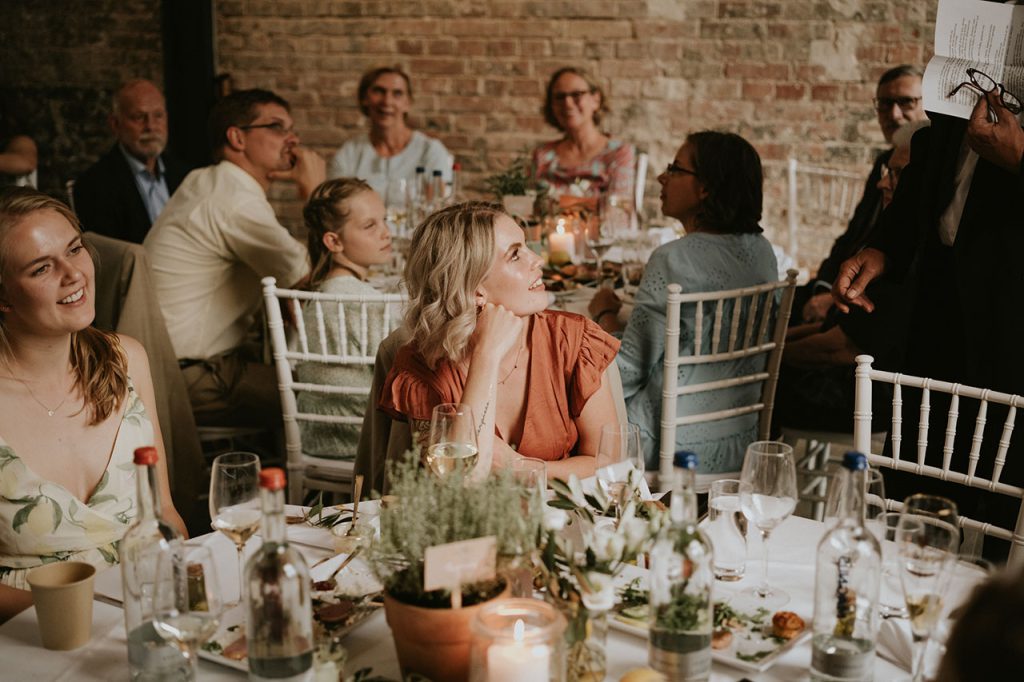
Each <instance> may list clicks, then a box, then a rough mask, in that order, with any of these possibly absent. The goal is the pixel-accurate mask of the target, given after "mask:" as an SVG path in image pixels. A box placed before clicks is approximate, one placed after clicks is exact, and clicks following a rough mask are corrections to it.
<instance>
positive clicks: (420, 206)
mask: <svg viewBox="0 0 1024 682" xmlns="http://www.w3.org/2000/svg"><path fill="white" fill-rule="evenodd" d="M429 185H430V178H429V177H427V169H426V168H425V167H424V166H416V179H415V180H414V181H413V184H412V191H411V192H410V194H412V202H411V203H410V204H409V213H410V215H412V216H413V225H414V226H416V225H419V224H420V223H422V222H423V219H424V218H426V217H427V216H428V215H430V211H429V210H428V209H427V192H428V190H429V189H430V187H429Z"/></svg>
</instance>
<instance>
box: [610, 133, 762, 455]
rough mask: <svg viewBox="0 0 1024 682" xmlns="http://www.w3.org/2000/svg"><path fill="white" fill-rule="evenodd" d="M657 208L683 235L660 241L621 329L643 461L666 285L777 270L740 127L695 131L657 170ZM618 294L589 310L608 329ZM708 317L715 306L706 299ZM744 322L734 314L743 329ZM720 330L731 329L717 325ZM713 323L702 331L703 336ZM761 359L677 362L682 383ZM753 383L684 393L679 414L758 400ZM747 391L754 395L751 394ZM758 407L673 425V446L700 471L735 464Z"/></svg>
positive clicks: (753, 160)
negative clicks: (695, 460) (692, 455)
mask: <svg viewBox="0 0 1024 682" xmlns="http://www.w3.org/2000/svg"><path fill="white" fill-rule="evenodd" d="M658 182H660V183H661V187H662V190H661V202H662V212H663V213H664V214H665V215H666V216H669V217H671V218H676V219H677V220H679V221H680V222H682V223H683V228H684V229H685V230H686V235H685V236H683V237H681V238H679V239H676V240H675V241H672V242H669V243H668V244H665V245H663V246H661V247H660V248H659V249H657V250H656V251H655V252H654V253H653V254H652V255H651V259H650V261H649V262H648V264H647V267H646V269H645V271H644V276H643V280H642V281H641V283H640V290H639V292H638V293H637V296H636V307H635V308H634V310H633V313H632V315H631V316H630V318H629V322H628V324H627V325H626V328H625V331H624V332H623V336H622V348H621V349H620V350H619V355H618V358H617V362H618V364H619V371H620V373H621V375H622V384H623V391H624V394H625V398H626V409H627V412H628V414H629V421H630V422H632V423H634V424H637V425H638V426H639V427H640V432H641V440H642V443H643V448H644V453H645V457H646V460H647V466H648V467H649V468H652V469H653V468H656V467H657V465H658V452H659V443H660V433H661V425H660V424H661V387H662V372H663V363H664V354H665V353H664V351H665V305H666V302H667V300H668V285H669V284H679V285H680V286H681V287H682V290H683V292H684V293H697V292H704V291H721V290H725V289H734V288H737V287H749V286H754V285H758V284H764V283H766V282H770V281H773V280H775V279H776V278H777V276H778V274H777V269H776V262H775V255H774V253H773V252H772V246H771V244H770V243H769V242H768V240H767V239H765V238H764V237H763V236H762V235H761V227H760V225H759V224H758V223H759V221H760V219H761V203H762V172H761V159H760V158H759V157H758V155H757V152H756V151H755V150H754V148H753V147H752V146H750V144H749V143H748V142H747V141H746V140H744V139H743V138H742V137H739V136H738V135H734V134H731V133H720V132H713V131H704V132H699V133H694V134H692V135H690V136H689V137H687V138H686V142H685V143H684V144H683V146H682V147H680V148H679V151H678V152H677V153H676V156H675V159H674V160H673V161H672V163H670V164H669V165H668V168H666V169H665V171H664V172H663V173H662V174H661V175H659V176H658ZM620 305H621V302H620V301H619V300H618V298H616V297H615V295H614V293H612V292H611V291H610V290H603V291H602V292H599V294H598V295H597V296H595V298H594V301H593V302H592V303H591V307H590V311H591V314H593V315H594V317H595V319H596V320H597V321H598V323H600V324H602V326H604V327H605V328H606V329H609V328H611V327H613V326H614V320H615V315H614V313H617V312H618V308H619V306H620ZM705 305H706V308H705V311H704V312H705V315H708V314H710V313H712V312H713V309H712V308H711V306H709V305H708V304H705ZM695 318H696V306H695V305H693V304H689V305H685V306H683V308H682V313H681V321H680V327H681V329H680V336H679V355H680V356H685V355H692V354H693V347H694V320H695ZM745 324H746V319H745V316H744V317H743V318H741V320H740V329H743V328H744V325H745ZM723 328H725V329H728V326H726V325H725V324H724V323H723ZM711 333H712V326H711V325H706V326H705V328H704V330H703V336H704V346H705V347H706V346H707V345H709V344H710V341H711ZM764 363H765V359H764V357H763V356H762V357H758V358H754V359H741V360H735V361H728V362H719V363H714V364H707V365H698V366H689V367H686V366H684V367H680V368H679V386H680V387H682V386H686V385H692V384H699V383H704V382H707V381H714V380H716V379H724V378H728V377H732V376H738V375H740V374H748V373H751V372H755V371H761V370H763V367H764ZM760 392H761V386H760V384H757V383H754V384H748V385H745V386H738V387H733V388H725V389H719V390H717V391H710V392H704V393H699V394H697V395H692V396H689V395H682V396H680V397H679V399H678V401H677V409H678V414H680V415H683V414H691V415H692V414H699V413H705V412H713V411H717V410H723V409H728V408H730V407H734V406H735V405H737V404H739V403H741V402H756V399H757V396H759V395H760ZM751 398H753V400H750V399H751ZM757 424H758V416H757V414H747V415H742V416H738V417H730V418H728V419H720V420H716V421H712V422H706V423H702V424H693V425H689V426H683V427H680V428H678V429H677V430H676V444H675V449H676V450H677V451H678V450H692V451H694V452H696V453H697V455H698V457H699V458H700V468H699V473H701V474H716V473H724V472H735V471H739V470H740V468H741V466H742V463H743V455H744V452H745V450H746V447H747V445H749V444H750V443H751V442H752V441H754V440H757Z"/></svg>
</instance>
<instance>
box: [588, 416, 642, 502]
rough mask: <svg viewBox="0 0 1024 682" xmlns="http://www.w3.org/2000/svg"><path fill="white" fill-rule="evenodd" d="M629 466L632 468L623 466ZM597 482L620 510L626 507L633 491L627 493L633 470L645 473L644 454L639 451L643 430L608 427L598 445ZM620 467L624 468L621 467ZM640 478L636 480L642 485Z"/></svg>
mask: <svg viewBox="0 0 1024 682" xmlns="http://www.w3.org/2000/svg"><path fill="white" fill-rule="evenodd" d="M623 462H628V463H629V465H628V466H627V465H621V464H622V463H623ZM595 464H596V467H597V471H596V476H597V480H598V482H599V483H600V484H601V485H602V486H603V487H604V489H605V491H606V492H607V493H608V497H609V498H610V499H611V500H612V501H613V502H614V503H615V505H616V506H617V507H621V506H622V505H624V504H625V501H626V499H625V498H626V496H627V495H629V494H630V492H631V491H629V490H627V489H626V484H627V482H628V480H629V470H630V468H632V469H635V470H636V471H637V473H638V474H640V476H642V475H643V473H644V453H643V450H642V449H641V448H640V427H638V426H637V425H636V424H605V425H604V426H602V427H601V439H600V440H599V441H598V444H597V461H596V462H595ZM620 465H621V466H620ZM640 476H636V477H635V480H637V481H639V480H640Z"/></svg>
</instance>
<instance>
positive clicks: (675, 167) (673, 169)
mask: <svg viewBox="0 0 1024 682" xmlns="http://www.w3.org/2000/svg"><path fill="white" fill-rule="evenodd" d="M665 173H666V174H668V175H692V176H693V177H697V171H692V170H690V169H689V168H683V167H682V166H680V165H679V164H678V163H676V162H675V161H673V162H672V163H670V164H669V165H668V166H667V167H666V168H665Z"/></svg>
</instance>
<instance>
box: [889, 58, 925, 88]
mask: <svg viewBox="0 0 1024 682" xmlns="http://www.w3.org/2000/svg"><path fill="white" fill-rule="evenodd" d="M904 76H916V77H917V78H924V74H923V73H921V69H919V68H917V67H916V66H911V65H910V64H900V65H899V66H894V67H893V68H891V69H889V70H888V71H886V72H885V73H883V74H882V77H881V78H879V79H878V87H882V86H883V85H885V84H886V83H889V82H892V81H894V80H896V79H897V78H903V77H904Z"/></svg>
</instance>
